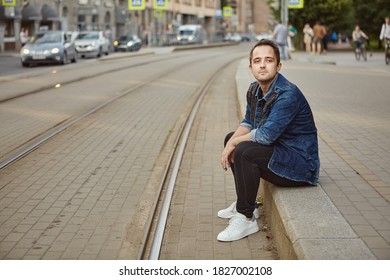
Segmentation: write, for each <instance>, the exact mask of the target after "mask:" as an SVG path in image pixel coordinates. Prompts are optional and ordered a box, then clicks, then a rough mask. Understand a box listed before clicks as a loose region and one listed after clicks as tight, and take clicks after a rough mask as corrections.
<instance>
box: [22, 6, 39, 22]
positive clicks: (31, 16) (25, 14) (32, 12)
mask: <svg viewBox="0 0 390 280" xmlns="http://www.w3.org/2000/svg"><path fill="white" fill-rule="evenodd" d="M41 19H42V16H41V14H40V13H39V11H38V10H37V8H36V7H34V6H33V5H31V4H30V3H27V4H26V5H24V7H23V9H22V20H41Z"/></svg>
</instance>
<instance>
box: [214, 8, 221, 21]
mask: <svg viewBox="0 0 390 280" xmlns="http://www.w3.org/2000/svg"><path fill="white" fill-rule="evenodd" d="M215 18H216V19H221V18H222V10H221V9H218V10H215Z"/></svg>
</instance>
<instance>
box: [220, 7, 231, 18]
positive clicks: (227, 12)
mask: <svg viewBox="0 0 390 280" xmlns="http://www.w3.org/2000/svg"><path fill="white" fill-rule="evenodd" d="M222 11H223V12H222V13H223V16H224V17H231V16H232V15H233V8H232V7H229V6H225V7H223V8H222Z"/></svg>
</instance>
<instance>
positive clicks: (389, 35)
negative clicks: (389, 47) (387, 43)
mask: <svg viewBox="0 0 390 280" xmlns="http://www.w3.org/2000/svg"><path fill="white" fill-rule="evenodd" d="M379 39H380V40H381V41H382V40H385V39H390V17H385V23H384V24H383V25H382V29H381V35H380V36H379Z"/></svg>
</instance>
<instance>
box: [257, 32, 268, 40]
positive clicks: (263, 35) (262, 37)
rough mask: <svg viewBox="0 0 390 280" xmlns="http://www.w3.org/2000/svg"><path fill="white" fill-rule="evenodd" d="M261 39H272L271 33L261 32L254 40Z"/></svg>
mask: <svg viewBox="0 0 390 280" xmlns="http://www.w3.org/2000/svg"><path fill="white" fill-rule="evenodd" d="M262 39H269V40H272V33H261V34H259V35H256V40H257V41H260V40H262Z"/></svg>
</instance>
